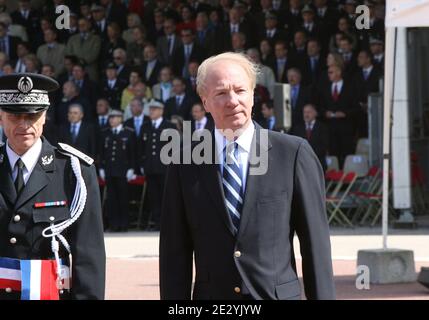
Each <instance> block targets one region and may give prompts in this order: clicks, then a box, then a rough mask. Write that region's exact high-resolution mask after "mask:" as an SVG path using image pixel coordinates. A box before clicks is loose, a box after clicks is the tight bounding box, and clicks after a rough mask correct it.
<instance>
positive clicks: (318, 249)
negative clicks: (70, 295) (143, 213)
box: [159, 52, 335, 300]
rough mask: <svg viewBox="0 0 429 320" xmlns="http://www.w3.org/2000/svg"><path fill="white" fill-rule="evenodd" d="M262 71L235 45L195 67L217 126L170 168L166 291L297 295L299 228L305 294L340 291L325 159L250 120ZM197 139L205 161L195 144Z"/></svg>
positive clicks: (163, 272) (163, 270)
mask: <svg viewBox="0 0 429 320" xmlns="http://www.w3.org/2000/svg"><path fill="white" fill-rule="evenodd" d="M256 70H257V68H256V67H255V65H254V64H253V63H252V62H251V61H250V60H249V59H248V58H247V57H246V56H243V55H241V54H236V53H231V52H228V53H223V54H220V55H217V56H213V57H211V58H209V59H207V60H205V61H204V62H203V63H202V64H201V66H200V68H199V70H198V81H197V84H198V87H197V91H198V93H199V95H200V97H201V100H202V102H203V105H204V107H205V109H206V110H207V111H208V112H210V113H211V115H212V117H213V119H214V123H215V129H214V130H213V131H212V135H211V136H210V137H209V138H208V139H207V140H208V141H205V139H202V141H201V142H200V143H196V144H194V145H193V147H194V148H195V149H194V150H192V148H184V149H183V150H182V153H183V154H181V156H188V155H189V154H187V153H191V152H192V157H191V158H192V159H191V161H190V163H189V164H185V163H175V164H170V166H169V167H168V171H167V176H166V180H165V186H166V187H165V191H164V195H165V198H164V203H163V211H162V214H161V233H160V256H159V257H160V289H161V299H178V300H180V299H190V298H191V297H193V298H194V299H231V300H232V299H234V300H243V299H244V300H246V299H248V300H253V299H257V300H260V299H270V300H283V299H300V298H301V288H300V282H299V280H298V276H297V271H296V263H295V257H294V251H293V236H294V234H295V232H296V234H297V235H298V238H299V241H300V248H301V256H302V266H303V267H302V269H303V276H304V286H305V294H306V297H307V299H333V298H334V297H335V289H334V282H333V272H332V261H331V251H330V240H329V227H328V223H327V218H326V210H325V198H324V195H325V183H324V179H323V170H322V167H321V165H320V163H319V160H318V159H317V156H316V155H315V154H314V152H313V150H312V149H311V147H310V145H309V144H308V142H307V141H306V140H304V139H301V138H298V137H293V136H290V135H287V134H282V133H278V132H273V131H269V130H265V129H262V128H261V127H260V126H258V125H257V124H255V123H254V122H253V121H252V119H251V114H252V107H253V103H254V98H253V97H254V89H255V86H256ZM201 143H202V144H203V145H201ZM201 148H204V149H207V150H204V156H203V157H204V159H203V161H201V160H202V159H200V158H199V157H198V155H197V154H194V152H193V151H200V152H199V153H198V152H195V153H198V154H199V155H201ZM179 155H180V154H179ZM180 159H182V157H181V158H180ZM194 259H195V261H193V260H194ZM193 262H195V269H196V280H195V285H194V288H193V293H192V292H191V291H192V290H191V289H192V280H193V277H192V273H193V272H192V269H193Z"/></svg>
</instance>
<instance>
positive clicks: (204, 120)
mask: <svg viewBox="0 0 429 320" xmlns="http://www.w3.org/2000/svg"><path fill="white" fill-rule="evenodd" d="M206 124H207V117H206V116H204V117H203V118H202V119H201V120H196V121H195V129H196V130H201V129H204V127H205V126H206Z"/></svg>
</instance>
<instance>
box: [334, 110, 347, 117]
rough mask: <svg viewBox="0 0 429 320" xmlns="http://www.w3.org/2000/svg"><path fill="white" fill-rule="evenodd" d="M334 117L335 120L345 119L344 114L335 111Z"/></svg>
mask: <svg viewBox="0 0 429 320" xmlns="http://www.w3.org/2000/svg"><path fill="white" fill-rule="evenodd" d="M335 116H336V117H337V118H345V117H346V114H345V113H344V112H342V111H337V112H335Z"/></svg>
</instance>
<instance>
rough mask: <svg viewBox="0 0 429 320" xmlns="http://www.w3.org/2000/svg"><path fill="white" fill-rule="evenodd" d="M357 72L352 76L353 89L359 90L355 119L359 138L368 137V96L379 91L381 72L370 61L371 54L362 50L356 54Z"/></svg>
mask: <svg viewBox="0 0 429 320" xmlns="http://www.w3.org/2000/svg"><path fill="white" fill-rule="evenodd" d="M358 66H359V68H358V70H357V71H356V72H355V74H354V79H353V80H354V83H355V88H357V89H358V90H359V93H358V94H359V98H358V99H359V101H358V102H359V105H360V111H359V114H358V119H357V127H358V128H357V130H358V136H359V137H367V136H368V95H369V94H370V93H374V92H379V91H380V78H381V71H380V69H379V68H378V67H376V66H374V64H373V63H372V61H371V54H370V53H369V51H367V50H362V51H361V52H359V54H358Z"/></svg>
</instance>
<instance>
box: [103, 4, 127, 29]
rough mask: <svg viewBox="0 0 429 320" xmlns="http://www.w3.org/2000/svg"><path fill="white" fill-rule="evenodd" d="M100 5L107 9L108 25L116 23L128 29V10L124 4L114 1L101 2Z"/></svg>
mask: <svg viewBox="0 0 429 320" xmlns="http://www.w3.org/2000/svg"><path fill="white" fill-rule="evenodd" d="M100 4H101V5H102V6H104V7H105V8H106V17H107V23H108V24H109V23H110V22H116V23H117V24H119V26H120V27H121V30H125V29H126V27H127V13H128V12H127V8H125V6H124V5H123V4H122V3H118V2H117V1H113V0H100Z"/></svg>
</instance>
